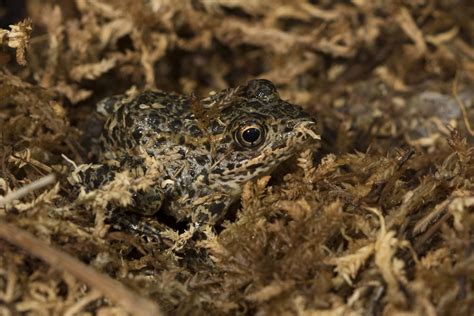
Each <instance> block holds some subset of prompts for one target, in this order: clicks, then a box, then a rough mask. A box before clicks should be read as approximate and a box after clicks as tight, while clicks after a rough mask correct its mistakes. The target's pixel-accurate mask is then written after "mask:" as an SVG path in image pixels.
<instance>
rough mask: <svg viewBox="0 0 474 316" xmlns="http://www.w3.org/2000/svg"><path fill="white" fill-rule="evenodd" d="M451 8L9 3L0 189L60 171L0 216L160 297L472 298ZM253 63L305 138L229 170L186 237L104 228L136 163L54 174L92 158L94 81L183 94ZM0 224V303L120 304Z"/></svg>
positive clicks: (215, 307)
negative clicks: (230, 183) (228, 189)
mask: <svg viewBox="0 0 474 316" xmlns="http://www.w3.org/2000/svg"><path fill="white" fill-rule="evenodd" d="M471 7H472V5H471V3H470V2H469V1H460V2H459V1H458V2H456V3H454V2H452V3H451V2H449V1H448V2H446V1H431V2H429V3H423V2H417V3H416V4H414V3H413V4H411V3H408V2H407V3H404V4H402V3H401V2H397V1H393V2H390V1H389V2H377V1H353V2H351V3H347V1H333V2H325V1H322V2H321V3H319V2H318V3H317V4H314V3H312V2H306V1H294V2H292V3H291V4H290V3H289V2H287V1H276V2H275V1H270V0H268V1H263V0H262V1H253V2H249V1H243V0H242V1H189V2H177V3H175V2H169V1H129V0H124V1H105V0H100V1H87V0H81V1H53V0H49V1H40V0H32V1H28V2H27V6H26V8H25V12H26V15H27V17H28V18H29V19H25V20H23V21H18V23H17V24H15V25H14V26H12V27H10V28H5V29H0V45H2V47H3V49H2V51H1V52H0V64H1V65H2V70H0V127H1V131H0V132H1V143H2V147H1V150H0V154H1V155H0V159H1V165H0V171H1V174H0V194H1V195H2V196H8V194H9V193H10V192H13V191H17V190H19V189H20V188H22V187H25V185H28V184H30V183H32V182H34V181H35V180H37V179H40V178H42V177H44V176H45V175H47V174H50V173H55V174H56V175H57V176H58V177H59V180H60V181H59V184H56V185H54V184H50V185H49V186H46V187H43V188H39V189H37V190H34V191H31V192H30V191H29V192H28V194H27V195H25V196H24V197H22V198H21V199H20V200H16V201H13V202H11V201H10V202H9V203H7V204H6V205H4V206H2V208H0V224H1V225H4V224H5V223H7V222H8V223H9V224H13V225H14V227H16V229H21V231H27V232H29V233H32V234H34V235H35V236H37V238H38V239H40V240H43V241H46V242H47V243H48V244H49V247H50V248H52V249H55V250H59V252H60V253H68V254H70V255H72V256H73V257H74V258H76V259H79V260H80V261H81V262H83V263H86V264H87V265H89V266H91V267H93V268H94V269H95V270H96V271H99V272H100V273H101V275H108V276H110V277H111V278H112V279H114V280H117V281H119V282H120V283H122V284H125V285H126V286H127V287H128V288H131V289H132V291H133V292H136V293H138V294H139V295H140V296H141V297H146V298H149V299H150V300H152V301H154V302H155V303H157V304H158V305H159V306H160V308H161V310H162V311H164V312H165V313H166V312H169V313H171V312H173V313H178V314H208V313H214V314H225V313H228V314H255V313H266V314H300V315H307V314H308V315H309V314H328V315H329V314H331V315H333V314H334V315H339V314H341V315H342V314H356V315H359V314H363V313H370V314H377V315H378V314H385V315H389V314H395V313H402V312H403V313H409V314H414V315H435V314H443V315H444V314H452V315H468V314H472V313H473V310H474V285H473V284H474V283H473V282H474V279H473V276H474V271H472V270H473V268H472V267H473V260H474V255H473V251H472V250H473V229H474V217H473V212H472V211H473V206H474V197H473V193H472V192H474V185H473V183H474V181H473V180H474V149H473V146H472V144H473V139H474V137H473V132H472V126H471V125H470V124H472V123H470V122H472V121H473V117H474V112H473V109H474V101H473V100H474V90H472V83H473V80H474V75H473V69H474V58H473V54H472V51H473V47H472V40H471V39H472V35H473V32H474V30H473V29H472V21H471V19H470V16H472V15H470V14H469V12H471V11H472V10H471ZM0 11H2V10H0ZM2 12H8V10H6V11H5V10H3V11H2ZM25 18H26V17H25ZM30 19H31V20H30ZM26 52H27V54H26ZM254 77H260V78H261V77H264V78H267V79H270V80H272V81H273V82H274V83H275V84H276V85H277V86H278V88H279V91H280V92H281V94H282V96H283V97H284V98H286V99H290V100H292V102H293V103H297V104H301V105H302V106H303V107H305V109H306V110H307V111H309V112H310V113H312V114H313V115H314V116H315V117H316V118H318V120H319V122H320V123H321V130H322V136H323V140H322V144H321V148H320V149H319V150H318V151H317V152H310V151H304V152H302V153H300V155H299V156H298V157H296V158H295V161H294V163H290V164H287V165H285V166H284V167H283V168H282V169H281V170H278V171H277V172H276V173H275V174H274V175H273V176H272V177H271V178H268V177H264V178H262V179H258V180H256V181H255V182H253V183H248V184H247V185H246V186H245V189H244V193H243V196H242V199H241V201H240V203H239V205H237V206H236V211H235V213H234V214H229V217H228V218H227V219H226V221H225V222H224V223H222V224H221V225H219V226H217V227H215V229H214V230H212V231H206V232H203V234H202V236H200V239H196V240H192V242H190V243H188V244H186V245H184V246H183V243H182V242H183V240H185V239H187V237H186V236H187V235H186V234H189V233H190V232H189V231H187V230H186V229H185V228H183V227H181V226H180V224H177V223H174V222H173V221H172V220H170V219H169V218H164V217H162V216H161V215H160V214H159V215H158V216H157V217H155V218H137V219H136V220H137V221H139V222H142V223H145V224H146V225H148V226H149V227H150V229H155V230H156V231H159V232H161V233H160V236H157V235H155V238H151V237H150V236H144V235H143V234H137V233H134V232H130V231H124V230H117V229H114V228H113V227H110V225H109V224H108V222H107V216H108V212H109V211H110V209H111V208H112V209H113V205H116V204H123V203H127V201H128V199H129V192H128V189H127V188H128V185H131V186H134V187H136V188H141V187H142V186H146V185H150V182H149V180H150V177H152V176H153V175H150V174H146V173H145V174H143V175H138V176H136V175H134V176H130V175H129V173H127V172H124V173H123V174H120V175H119V176H118V177H117V179H114V181H113V183H112V184H111V185H110V186H109V187H107V188H102V189H99V190H95V191H92V192H82V193H81V194H79V195H77V193H74V192H71V190H70V189H69V188H68V186H66V185H64V183H66V182H65V181H66V177H70V179H71V177H72V178H74V174H71V173H70V171H71V170H72V169H73V166H79V168H93V167H94V166H90V165H87V164H88V163H91V162H93V161H94V138H93V137H92V138H91V139H88V140H87V141H86V140H85V138H87V134H86V131H89V129H90V127H91V126H92V125H94V124H95V123H94V122H95V121H94V119H95V118H94V114H93V112H94V108H95V104H96V102H97V101H99V100H100V99H102V98H103V97H106V96H111V95H114V94H118V93H123V92H125V91H127V90H128V91H129V92H133V91H136V90H141V89H145V88H149V87H158V88H160V89H164V90H169V91H177V92H180V93H186V94H191V93H195V94H196V95H197V96H200V97H203V96H206V95H207V94H208V93H209V92H210V91H212V90H219V89H223V88H228V87H232V86H235V85H237V84H240V83H242V82H244V81H246V80H248V79H251V78H254ZM194 110H195V111H196V113H197V114H199V113H200V112H199V111H200V110H202V109H199V108H198V107H197V108H195V109H194ZM218 114H219V108H218V107H216V110H215V113H212V115H218ZM206 120H207V118H206V117H204V116H203V117H202V121H203V124H206V122H207V121H206ZM85 135H86V136H85ZM161 167H162V166H155V168H154V169H153V170H159V168H161ZM147 181H148V182H147ZM112 212H113V210H112ZM121 216H132V215H128V214H122V215H121ZM2 227H3V226H2ZM2 229H3V228H2ZM0 230H1V229H0ZM2 236H4V235H2ZM7 240H10V239H8V238H4V237H2V238H1V239H0V314H1V313H3V312H5V313H8V312H10V313H18V312H30V313H32V314H57V315H59V314H64V313H66V312H68V311H69V312H73V311H77V312H79V313H82V314H84V315H85V314H87V313H93V312H103V313H107V312H109V313H117V314H120V313H125V309H123V308H124V307H123V305H124V304H122V303H123V302H121V301H120V300H116V299H114V297H115V296H110V295H108V294H110V293H107V291H105V292H104V291H103V289H102V290H101V289H100V288H96V287H94V285H93V284H92V285H91V283H88V282H87V281H86V280H87V278H85V279H84V278H82V277H80V276H78V275H76V274H74V273H72V274H70V273H66V272H64V271H68V270H67V269H65V268H64V265H65V263H64V262H65V261H61V260H59V261H57V262H55V263H54V264H51V262H49V263H46V262H45V261H43V260H38V259H34V256H37V254H36V252H32V251H30V250H28V249H27V248H23V247H20V248H22V249H20V248H17V247H14V246H12V245H11V244H10V243H8V242H7ZM58 271H59V272H58ZM108 289H109V291H110V292H112V291H115V290H116V289H114V288H113V287H112V288H108ZM141 312H143V311H140V313H141ZM137 313H138V311H137Z"/></svg>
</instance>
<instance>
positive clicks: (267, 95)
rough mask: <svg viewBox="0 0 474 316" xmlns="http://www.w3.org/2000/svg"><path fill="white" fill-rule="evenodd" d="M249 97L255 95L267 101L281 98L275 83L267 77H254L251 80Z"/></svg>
mask: <svg viewBox="0 0 474 316" xmlns="http://www.w3.org/2000/svg"><path fill="white" fill-rule="evenodd" d="M247 97H250V98H252V97H254V98H257V99H259V100H262V101H265V102H269V101H274V100H276V99H279V98H280V96H279V95H278V92H277V90H276V88H275V86H274V85H273V83H272V82H271V81H269V80H266V79H254V80H251V81H249V83H248V84H247Z"/></svg>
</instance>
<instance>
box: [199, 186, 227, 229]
mask: <svg viewBox="0 0 474 316" xmlns="http://www.w3.org/2000/svg"><path fill="white" fill-rule="evenodd" d="M233 201H234V199H233V197H232V196H230V195H229V194H228V193H226V192H213V193H209V194H207V195H202V196H200V197H198V198H197V199H195V200H194V201H193V203H192V205H193V211H192V213H191V221H192V223H193V224H194V225H195V226H196V227H202V226H206V225H209V226H213V225H215V224H216V223H217V222H218V221H219V220H221V219H222V218H223V217H224V216H225V214H226V212H227V209H228V208H229V206H230V205H231V204H232V202H233Z"/></svg>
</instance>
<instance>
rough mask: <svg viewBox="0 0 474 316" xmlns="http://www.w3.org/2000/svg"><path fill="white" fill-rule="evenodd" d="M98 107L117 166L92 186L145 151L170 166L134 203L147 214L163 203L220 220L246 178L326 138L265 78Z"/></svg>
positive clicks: (180, 212)
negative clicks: (198, 94) (196, 93)
mask: <svg viewBox="0 0 474 316" xmlns="http://www.w3.org/2000/svg"><path fill="white" fill-rule="evenodd" d="M98 111H99V112H100V113H102V114H103V115H106V116H107V117H108V119H107V121H106V123H105V127H104V132H103V135H102V141H103V153H102V159H103V161H108V162H110V161H114V162H115V169H113V168H111V167H108V168H106V169H105V170H107V172H103V170H102V172H100V173H98V174H97V175H95V176H93V177H89V180H90V181H92V182H94V184H91V186H97V185H98V184H103V183H104V182H106V181H109V180H110V179H111V178H113V175H111V173H113V171H112V170H116V171H119V170H124V169H131V168H136V167H137V166H138V167H140V164H141V163H142V162H143V159H142V156H140V155H139V154H138V152H140V151H141V152H145V153H146V154H147V155H148V156H150V157H151V158H153V159H156V160H157V161H158V162H160V163H162V164H163V165H164V171H163V173H162V175H161V176H160V177H159V179H157V181H156V185H153V186H152V187H151V188H150V189H148V190H146V191H145V192H143V191H139V192H135V193H134V196H133V203H132V206H131V207H130V208H131V209H133V210H134V211H136V212H140V213H143V214H145V215H153V214H155V213H156V212H157V211H158V210H160V209H162V210H163V211H165V212H167V213H168V214H170V215H171V216H173V217H174V218H176V219H177V220H178V221H182V220H186V221H189V222H193V223H195V224H199V223H203V224H204V223H205V224H211V225H212V224H215V223H216V221H218V220H219V219H221V218H222V217H223V216H224V215H225V213H226V210H227V209H228V207H229V206H230V204H231V203H232V202H234V201H235V200H236V199H238V198H239V196H240V194H241V190H242V186H243V184H244V183H245V182H247V181H249V180H251V179H254V178H256V177H259V176H262V175H264V174H268V173H270V172H271V171H272V170H273V169H274V168H275V167H276V166H277V165H278V164H280V163H281V162H283V161H285V160H287V159H288V158H289V157H291V156H293V155H294V154H295V153H297V152H298V151H299V150H300V149H302V148H306V147H307V146H308V145H309V144H311V143H315V141H316V140H319V136H318V135H317V130H316V122H315V121H314V120H313V119H312V118H311V117H310V116H309V115H308V114H307V113H305V112H304V111H303V110H302V109H300V108H299V107H297V106H295V105H293V104H291V103H288V102H286V101H283V100H282V99H280V97H279V95H278V93H277V91H276V89H275V87H274V85H273V84H272V83H271V82H270V81H268V80H263V79H259V80H251V81H250V82H248V84H247V85H243V86H239V87H237V88H233V89H226V90H223V91H221V92H218V93H215V94H214V95H212V96H210V97H208V98H206V99H203V100H197V99H196V98H194V97H188V96H182V95H177V94H170V93H165V92H159V91H146V92H142V93H140V94H138V95H136V96H135V97H127V96H125V95H122V96H114V97H111V98H107V99H105V100H103V101H101V102H100V103H99V104H98ZM109 164H110V163H109ZM145 169H146V167H145Z"/></svg>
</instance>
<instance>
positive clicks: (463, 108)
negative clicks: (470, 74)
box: [452, 72, 474, 136]
mask: <svg viewBox="0 0 474 316" xmlns="http://www.w3.org/2000/svg"><path fill="white" fill-rule="evenodd" d="M458 78H459V73H458V72H456V75H455V77H454V81H453V86H452V93H453V96H454V98H455V99H456V102H457V103H458V105H459V107H460V108H461V112H462V118H463V120H464V125H466V128H467V130H468V132H469V134H471V136H474V129H472V127H471V123H469V119H468V117H467V111H466V105H465V104H464V102H463V100H461V98H460V97H459V94H458Z"/></svg>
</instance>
